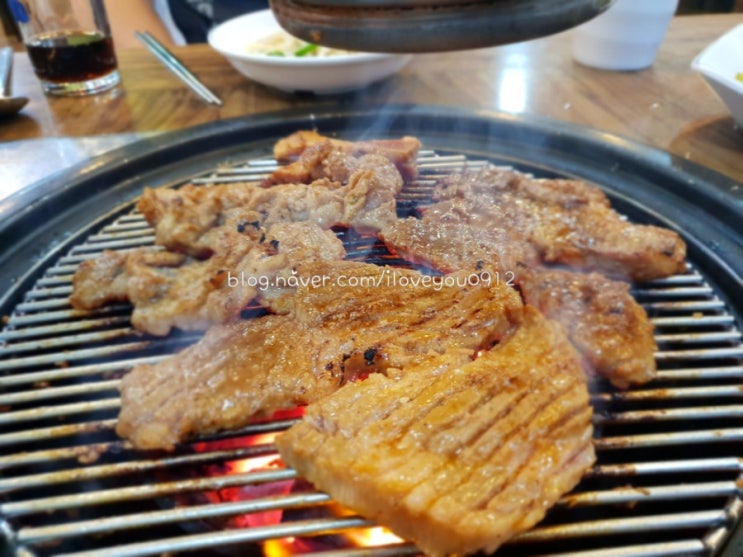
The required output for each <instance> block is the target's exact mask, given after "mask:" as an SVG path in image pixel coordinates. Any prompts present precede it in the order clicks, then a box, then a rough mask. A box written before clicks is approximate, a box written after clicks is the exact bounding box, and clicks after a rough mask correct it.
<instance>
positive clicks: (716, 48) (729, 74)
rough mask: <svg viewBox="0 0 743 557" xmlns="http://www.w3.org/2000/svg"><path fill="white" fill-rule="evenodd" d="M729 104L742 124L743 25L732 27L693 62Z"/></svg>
mask: <svg viewBox="0 0 743 557" xmlns="http://www.w3.org/2000/svg"><path fill="white" fill-rule="evenodd" d="M691 67H692V69H694V70H696V71H698V72H699V73H701V74H702V75H703V76H704V78H705V79H706V80H707V83H709V84H710V85H711V86H712V88H713V89H714V90H715V92H716V93H717V94H718V95H719V96H720V98H721V99H722V100H723V102H724V103H725V104H726V105H727V107H728V110H730V113H731V114H732V115H733V118H734V119H735V121H736V122H737V123H738V125H740V126H743V82H741V81H738V80H737V79H736V75H738V74H743V25H738V26H737V27H735V28H733V29H731V30H730V31H728V32H727V33H725V34H724V35H723V36H722V37H720V38H719V39H717V40H716V41H715V42H713V43H712V44H711V45H709V46H708V47H707V48H705V49H704V50H703V51H702V52H701V53H700V54H699V55H698V56H697V57H696V58H694V61H693V62H692V63H691Z"/></svg>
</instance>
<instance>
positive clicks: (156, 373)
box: [117, 262, 522, 449]
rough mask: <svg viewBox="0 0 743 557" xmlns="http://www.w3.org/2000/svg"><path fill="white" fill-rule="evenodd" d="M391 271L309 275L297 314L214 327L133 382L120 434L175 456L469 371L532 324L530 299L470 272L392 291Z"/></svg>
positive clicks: (344, 267)
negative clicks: (258, 421)
mask: <svg viewBox="0 0 743 557" xmlns="http://www.w3.org/2000/svg"><path fill="white" fill-rule="evenodd" d="M389 272H391V270H390V269H386V268H383V267H378V266H375V265H366V264H361V263H353V262H337V263H334V264H319V263H316V264H308V265H306V266H305V267H303V268H302V269H301V271H300V275H299V276H298V282H299V283H300V284H299V286H298V287H297V289H296V292H295V294H294V295H292V296H285V297H284V298H283V308H284V309H285V310H286V311H288V312H289V313H287V314H285V315H269V316H265V317H261V318H257V319H252V320H249V321H245V322H235V323H229V324H225V325H218V326H215V327H212V328H210V329H209V330H208V331H207V333H206V335H205V336H204V338H203V339H202V340H201V341H199V342H198V343H196V344H195V345H193V346H190V347H188V348H186V349H185V350H183V351H182V352H180V353H178V354H176V355H174V356H172V357H170V358H167V359H166V360H163V361H161V362H159V363H156V364H152V365H139V366H136V367H135V368H134V369H133V370H132V371H131V372H130V373H129V374H128V375H127V376H125V377H124V379H123V380H122V384H121V397H122V408H121V414H120V416H119V421H118V426H117V432H118V433H119V435H121V436H123V437H126V438H128V439H129V440H131V441H132V443H133V444H134V445H135V446H136V447H138V448H143V449H151V448H165V447H169V446H171V445H173V444H174V443H177V442H180V441H183V440H186V439H189V438H191V437H194V436H197V435H201V434H207V433H213V432H215V431H219V430H227V429H235V428H239V427H242V426H244V425H246V424H247V423H249V422H250V420H251V419H253V418H255V417H257V416H261V415H266V414H271V413H272V412H274V411H276V410H278V409H281V408H287V407H293V406H295V405H302V404H307V403H310V402H312V401H314V400H317V399H319V398H321V397H323V396H326V395H328V394H330V393H331V392H333V391H335V390H336V389H338V388H339V387H340V386H341V385H343V384H344V383H346V382H347V381H349V380H353V379H354V378H356V377H357V376H359V375H366V374H369V373H372V372H383V373H386V372H388V370H390V369H395V370H400V369H405V368H407V367H409V366H411V365H414V364H416V363H417V362H420V361H421V360H427V359H430V358H431V357H432V355H437V354H442V353H447V354H448V357H449V358H451V359H453V361H457V362H463V361H465V360H469V359H471V358H472V357H473V354H475V353H476V352H477V351H478V350H480V349H482V348H487V347H489V346H490V345H491V344H492V343H493V342H495V341H497V340H498V339H499V338H501V337H502V336H504V335H506V334H508V332H509V331H510V330H511V329H512V328H513V327H515V326H516V325H518V323H520V320H521V316H522V305H521V300H520V298H519V296H518V294H517V293H516V292H515V291H513V290H512V289H510V288H507V287H503V286H497V285H494V284H491V285H488V284H487V283H486V282H484V281H480V282H478V281H475V280H473V279H472V275H471V274H470V273H469V272H465V273H462V274H461V275H457V276H456V277H458V278H459V281H458V282H453V283H452V284H451V285H448V286H447V285H441V287H440V288H439V287H437V286H435V285H433V284H432V283H431V282H426V281H425V280H424V275H421V274H420V273H417V272H415V271H406V270H401V269H396V270H394V272H395V273H396V274H395V280H396V282H395V284H394V285H390V284H388V282H389V280H390V275H389V274H388V273H389ZM323 277H327V279H324V278H323ZM401 277H405V278H406V281H407V282H406V285H407V286H405V287H401V281H402V279H401ZM428 278H429V279H430V278H431V277H428ZM287 300H290V301H288V302H287Z"/></svg>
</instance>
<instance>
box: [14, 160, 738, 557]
mask: <svg viewBox="0 0 743 557" xmlns="http://www.w3.org/2000/svg"><path fill="white" fill-rule="evenodd" d="M274 164H275V163H274V162H273V161H272V160H252V161H248V162H246V163H240V164H237V165H235V166H233V167H229V168H228V167H225V166H223V165H219V166H218V167H217V168H215V170H214V171H213V172H210V173H208V174H206V175H201V176H199V177H197V178H196V180H195V181H196V182H203V183H213V182H224V181H229V180H240V181H242V180H246V179H259V178H261V177H262V176H263V175H265V174H266V173H267V172H269V171H270V170H271V169H272V168H273V166H274ZM481 164H486V163H485V162H478V161H472V160H470V161H468V160H467V159H465V158H464V157H463V156H455V155H453V156H439V155H437V154H436V153H434V152H430V151H429V152H424V153H422V155H421V157H420V167H421V176H420V179H419V180H418V181H417V182H416V183H415V184H412V185H411V186H409V187H407V188H406V190H405V191H403V193H402V194H401V198H400V204H399V206H400V212H401V213H402V214H408V213H409V212H410V211H412V210H413V209H414V207H415V206H416V205H418V204H420V203H424V202H425V201H426V199H427V198H428V195H429V192H430V188H431V186H432V184H433V183H434V182H435V180H436V178H437V177H440V176H441V175H442V174H444V173H446V172H450V171H452V170H458V169H461V168H462V167H463V166H465V165H467V166H468V167H473V166H477V165H481ZM339 234H341V235H342V236H341V237H342V239H343V240H344V243H345V244H346V246H347V249H348V251H349V256H350V257H351V258H354V259H359V260H366V261H372V262H375V263H379V264H404V263H403V262H401V261H398V260H395V259H394V258H393V257H392V256H391V255H390V254H389V253H388V252H387V251H386V249H385V248H384V247H383V246H381V245H379V244H378V243H377V242H376V241H375V240H374V239H372V238H365V237H360V236H357V235H355V234H353V233H352V232H339ZM153 241H154V236H153V232H152V230H151V228H150V227H149V226H148V225H147V223H146V222H145V221H144V220H143V218H142V217H141V215H140V214H138V213H137V212H136V210H134V209H131V210H130V211H129V212H128V213H126V214H123V215H122V214H120V213H117V214H112V216H111V217H110V218H108V219H107V220H106V221H105V222H102V223H101V224H100V226H98V229H97V230H95V231H94V232H93V233H92V234H90V235H89V236H88V237H87V238H84V239H83V240H82V241H81V242H80V243H78V244H77V245H75V246H74V247H72V249H70V250H69V251H68V252H67V253H66V254H64V255H62V256H61V257H59V258H57V259H56V260H54V261H49V262H48V268H46V270H45V271H44V273H43V276H42V277H41V278H40V279H39V280H38V281H37V282H36V284H35V285H34V286H33V288H31V289H30V290H28V291H27V293H26V295H25V299H24V300H23V301H22V302H21V303H19V304H17V306H16V307H15V310H14V311H13V312H12V314H11V315H9V316H8V317H7V320H6V324H5V327H4V329H3V331H2V333H0V502H1V505H0V519H2V523H1V524H0V529H1V530H2V532H3V534H4V535H5V537H6V538H7V540H8V541H9V544H10V545H11V547H13V548H15V550H16V551H17V552H18V554H19V555H28V556H31V555H75V556H83V555H86V556H96V557H99V556H114V555H116V556H125V555H159V554H163V553H167V554H173V553H179V552H188V551H192V552H196V553H197V554H202V555H203V554H212V553H213V554H218V555H221V554H227V555H229V554H240V555H251V554H257V555H260V554H261V553H262V551H263V550H262V549H261V544H262V543H263V542H265V541H267V540H276V539H284V538H294V539H295V540H297V539H298V540H301V541H307V540H310V541H309V545H307V547H310V549H312V550H313V551H314V552H315V553H316V554H317V555H324V556H341V555H348V556H352V555H359V556H361V555H363V556H386V555H415V554H417V551H416V549H415V548H414V547H413V546H412V545H410V544H405V543H399V544H398V543H395V542H388V543H386V544H385V545H383V546H381V547H378V548H373V549H371V548H353V546H352V545H351V544H350V542H348V541H347V539H346V538H345V537H343V536H341V535H338V534H339V533H340V534H342V533H344V532H346V531H348V530H354V529H365V528H368V527H370V526H371V524H370V523H369V522H368V521H366V520H364V519H362V518H359V517H357V516H354V515H348V514H344V513H337V514H333V512H332V511H333V509H334V507H333V505H332V504H331V503H332V502H331V501H330V500H329V498H328V497H327V496H326V495H325V494H322V493H318V492H316V491H313V490H312V488H311V487H310V486H306V485H303V484H302V483H301V482H298V483H297V485H298V486H300V488H298V489H296V490H295V491H290V492H281V493H279V492H278V491H275V490H274V491H272V490H271V489H270V487H269V488H268V489H267V490H265V489H264V490H261V489H260V488H261V486H271V485H281V484H282V483H283V484H286V482H287V480H293V479H295V473H294V472H293V471H292V470H289V469H285V468H283V467H281V466H274V467H272V468H269V469H266V470H252V471H251V470H250V469H249V468H247V469H246V468H244V467H243V468H241V467H240V465H239V464H238V463H239V462H240V461H243V460H245V459H250V458H256V457H266V456H269V457H270V456H272V455H274V456H275V454H276V453H275V450H274V447H273V445H272V443H271V442H270V437H261V436H264V435H266V434H271V433H275V432H280V431H282V430H284V429H286V428H287V427H289V425H291V423H292V420H293V418H287V417H284V418H277V419H275V420H273V421H268V422H263V423H256V424H255V425H252V426H250V427H247V428H245V429H244V430H242V431H239V432H232V433H230V434H229V435H224V436H222V437H220V438H219V439H210V440H199V441H198V442H194V443H191V444H187V445H183V446H181V447H179V448H178V449H177V450H176V451H174V452H173V453H159V452H138V451H135V450H133V449H132V448H131V447H130V445H129V444H128V442H126V441H122V440H120V439H118V438H117V437H116V435H115V433H114V432H113V428H114V426H115V422H116V415H117V413H118V409H119V397H118V393H117V387H118V384H119V379H120V377H121V375H122V374H123V373H125V372H126V371H127V370H128V369H130V368H131V367H132V366H133V365H135V364H137V363H142V362H155V361H158V360H159V359H161V358H163V357H165V355H167V354H169V353H172V352H174V351H176V350H178V349H180V348H182V347H184V346H186V345H188V344H189V343H192V342H193V341H194V340H196V338H197V336H195V335H192V334H181V335H173V336H171V337H168V338H164V339H159V338H153V337H149V336H147V335H142V334H140V333H137V332H136V331H135V330H133V329H132V327H131V326H130V324H129V312H130V307H129V306H128V305H118V306H109V307H106V308H104V309H101V310H100V311H95V312H85V311H77V310H73V309H72V308H71V307H70V306H69V304H68V302H67V296H68V295H69V294H70V292H71V279H72V275H73V273H74V271H75V269H76V267H77V265H78V264H79V263H80V262H81V261H83V260H85V259H88V258H91V257H95V256H96V255H97V254H98V253H100V252H101V251H102V250H103V249H116V250H126V249H131V248H135V247H140V246H149V245H152V244H153ZM635 295H636V297H637V298H638V300H639V301H640V302H641V303H642V305H643V306H644V307H645V308H646V310H647V311H648V314H649V315H650V316H651V318H652V320H653V322H654V324H655V326H656V339H657V342H658V345H659V352H658V353H657V355H656V359H657V362H658V367H659V369H660V373H659V377H658V379H657V380H656V381H655V382H653V383H651V384H649V385H645V386H643V387H641V388H638V389H635V390H629V391H626V392H617V391H615V390H613V389H612V388H611V387H610V386H609V385H608V384H606V383H603V382H598V383H596V384H595V385H594V392H593V402H594V405H595V407H596V416H595V426H596V427H595V429H596V439H595V444H596V448H597V453H598V462H597V464H596V466H595V467H594V468H593V470H591V471H590V472H589V473H588V474H587V476H586V477H585V478H584V481H583V482H582V483H581V484H580V486H579V487H578V488H577V489H576V490H575V491H574V492H573V493H571V494H569V495H567V496H566V497H564V498H563V499H562V501H561V502H560V503H559V504H558V505H557V506H556V507H555V508H554V509H553V510H552V511H551V512H550V513H549V515H548V517H547V519H546V520H545V521H544V522H543V523H542V524H541V525H539V526H538V527H536V528H534V529H533V530H532V531H530V532H528V533H526V534H523V535H521V536H519V537H518V538H517V539H516V540H514V541H512V542H511V543H509V544H508V545H507V546H506V547H504V548H503V549H502V550H501V551H500V552H499V553H498V555H499V556H500V555H545V554H554V555H573V556H576V557H577V556H581V557H589V556H598V555H602V556H606V555H611V556H665V555H714V554H717V553H719V552H720V551H721V548H722V546H723V544H724V543H725V541H726V539H727V537H728V535H729V533H730V531H731V529H732V528H734V526H735V524H736V523H737V522H738V521H739V519H740V517H741V512H743V511H742V510H741V505H742V502H741V499H740V497H739V493H740V490H741V487H740V486H741V485H743V484H741V481H742V480H741V472H742V470H743V451H742V450H741V447H742V446H743V445H741V441H742V440H743V427H742V426H743V423H742V421H741V419H742V418H743V402H742V398H743V381H741V379H743V344H742V343H741V332H740V330H739V328H738V327H737V326H736V323H735V319H734V317H733V315H732V313H731V312H730V311H729V308H728V307H727V306H726V303H725V301H724V299H723V298H722V297H721V296H720V295H719V293H718V292H716V290H715V288H714V287H712V286H711V285H710V284H709V282H708V280H707V279H706V278H705V276H703V275H702V274H701V273H700V272H699V271H697V270H696V269H695V267H694V265H693V264H690V265H689V267H688V271H687V273H686V274H684V275H678V276H674V277H670V278H668V279H664V280H659V281H654V282H651V283H646V284H640V285H636V288H635ZM268 460H271V459H270V458H269V459H268ZM240 490H241V491H242V492H243V493H244V494H245V493H247V494H248V498H247V499H245V500H240V499H239V498H237V497H232V496H228V495H227V494H234V493H235V492H236V491H240ZM277 509H279V510H283V516H284V521H283V522H282V523H280V524H273V525H272V524H261V523H260V521H253V522H251V521H250V520H248V521H247V522H245V521H244V520H242V521H241V520H240V517H245V516H258V517H260V516H263V515H265V513H266V512H270V511H272V510H277ZM261 513H262V514H261ZM313 541H314V542H315V543H314V545H313ZM233 551H234V552H233ZM275 555H278V554H275Z"/></svg>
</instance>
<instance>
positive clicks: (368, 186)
mask: <svg viewBox="0 0 743 557" xmlns="http://www.w3.org/2000/svg"><path fill="white" fill-rule="evenodd" d="M337 158H342V159H343V162H338V163H337V165H338V166H344V167H345V168H346V169H347V170H348V169H350V171H349V172H348V173H344V174H343V176H342V177H343V178H344V180H343V183H341V182H339V181H334V180H331V179H329V178H321V179H319V180H316V181H314V182H312V183H311V184H280V185H276V186H273V187H270V188H264V187H261V186H260V185H259V184H256V183H232V184H224V185H214V186H195V185H186V186H183V187H182V188H180V189H177V190H173V189H168V188H157V189H149V188H147V189H145V191H144V193H143V194H142V197H141V198H140V200H139V202H138V204H137V207H138V209H139V210H140V211H141V212H142V213H143V215H144V216H145V218H146V219H147V222H149V223H150V224H151V225H152V226H153V227H154V228H155V237H156V243H157V244H159V245H161V246H164V247H166V248H168V249H169V250H171V251H179V252H184V253H187V254H189V255H193V256H194V257H198V258H202V259H203V258H206V257H209V256H210V255H211V254H213V253H215V252H216V251H219V249H220V248H221V246H222V244H223V243H224V242H228V243H231V242H232V238H234V237H240V235H241V234H242V229H243V228H245V227H246V226H250V225H253V226H256V227H257V226H265V227H268V226H271V225H273V224H275V223H277V222H289V221H294V222H300V221H302V222H304V221H307V222H311V223H315V224H317V225H318V226H320V227H322V228H330V227H332V226H335V225H343V226H353V227H355V228H357V229H358V230H360V231H369V232H376V231H377V230H379V229H380V228H382V227H383V226H385V225H387V224H389V223H390V222H392V221H393V220H394V219H395V218H397V209H396V202H395V196H396V195H397V194H398V192H399V191H400V190H401V189H402V186H403V180H402V177H401V176H400V173H399V172H398V171H397V169H396V168H395V167H394V165H393V164H392V163H390V162H389V161H388V160H387V159H386V158H384V157H382V156H380V155H374V154H369V155H364V156H361V157H358V158H355V157H351V156H350V155H342V156H340V155H339V156H338V157H337ZM225 237H226V239H225Z"/></svg>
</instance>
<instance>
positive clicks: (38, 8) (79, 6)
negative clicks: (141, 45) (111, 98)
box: [8, 0, 119, 95]
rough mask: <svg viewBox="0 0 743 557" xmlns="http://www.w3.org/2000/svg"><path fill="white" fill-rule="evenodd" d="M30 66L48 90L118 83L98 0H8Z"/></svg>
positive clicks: (85, 91)
mask: <svg viewBox="0 0 743 557" xmlns="http://www.w3.org/2000/svg"><path fill="white" fill-rule="evenodd" d="M8 5H9V7H10V10H11V12H12V13H13V16H14V17H15V20H16V22H18V27H19V28H20V30H21V35H22V37H23V42H24V43H25V45H26V50H27V51H28V55H29V57H30V58H31V63H32V65H33V68H34V71H35V72H36V75H37V77H38V78H39V80H40V81H41V85H42V87H43V88H44V92H45V93H47V94H50V95H91V94H94V93H100V92H102V91H106V90H108V89H110V88H112V87H114V86H115V85H117V84H118V83H119V72H118V70H117V63H116V54H115V52H114V45H113V40H112V38H111V30H110V27H109V24H108V17H107V16H106V9H105V6H104V4H103V0H8Z"/></svg>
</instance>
